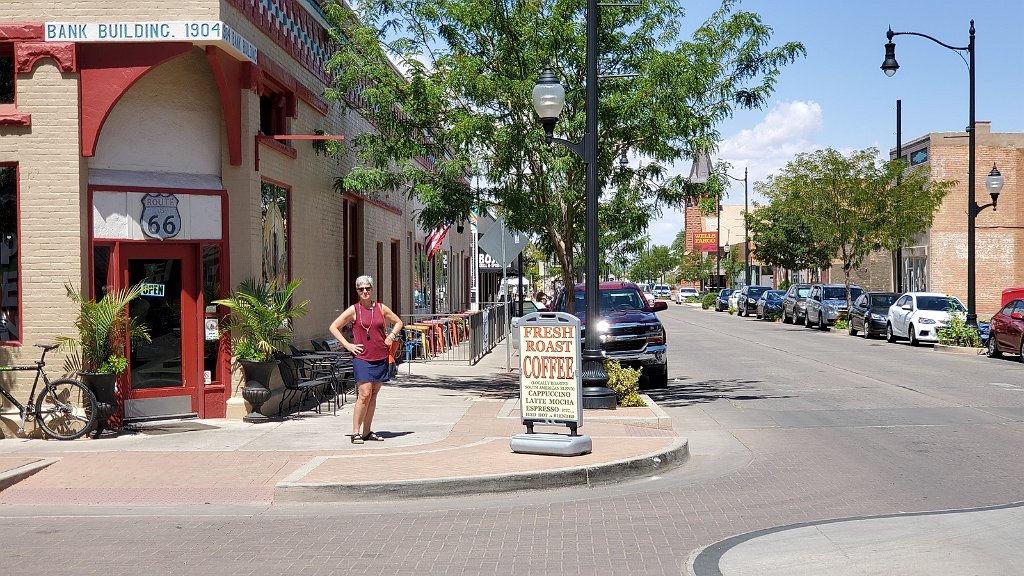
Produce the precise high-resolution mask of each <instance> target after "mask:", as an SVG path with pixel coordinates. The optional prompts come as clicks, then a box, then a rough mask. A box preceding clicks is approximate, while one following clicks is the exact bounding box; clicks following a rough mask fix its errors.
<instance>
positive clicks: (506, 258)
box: [477, 216, 527, 268]
mask: <svg viewBox="0 0 1024 576" xmlns="http://www.w3.org/2000/svg"><path fill="white" fill-rule="evenodd" d="M526 241H527V238H526V234H524V233H522V232H513V231H511V230H509V229H508V228H506V227H505V221H504V220H502V219H501V217H500V216H499V217H498V219H497V221H495V223H494V224H492V225H491V227H490V229H489V230H487V232H485V233H484V235H483V236H481V237H480V239H479V240H477V246H479V247H480V248H481V249H483V251H484V252H487V255H488V256H490V257H491V258H493V259H494V261H495V262H497V263H498V265H499V266H501V267H503V268H507V267H508V266H509V265H510V264H511V263H512V261H513V260H515V259H516V257H517V256H519V253H520V252H522V251H523V248H525V247H526ZM502 243H504V247H503V246H502Z"/></svg>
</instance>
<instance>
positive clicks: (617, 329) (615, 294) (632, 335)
mask: <svg viewBox="0 0 1024 576" xmlns="http://www.w3.org/2000/svg"><path fill="white" fill-rule="evenodd" d="M567 295H568V296H570V297H572V298H574V300H575V310H576V311H575V314H576V316H577V317H579V319H580V322H581V323H582V328H581V335H582V333H584V332H586V309H587V306H586V297H585V292H584V285H583V284H577V285H576V286H575V288H574V289H573V290H572V291H571V292H569V291H566V290H563V291H562V292H561V293H559V295H558V297H556V298H555V302H554V304H553V306H552V307H551V310H552V311H555V312H566V311H567V310H566V297H567ZM598 295H599V298H600V306H601V320H602V322H601V323H600V327H601V328H600V329H601V332H602V333H601V350H602V351H603V352H604V354H605V357H606V358H608V359H610V360H617V361H618V362H619V363H620V364H622V365H623V366H628V367H630V368H639V369H640V371H641V380H640V385H641V387H645V388H647V387H650V388H657V387H664V386H667V385H668V356H667V351H668V346H667V343H666V339H665V328H664V327H663V326H662V325H661V321H660V320H658V316H657V315H656V314H655V312H660V311H661V310H665V309H666V308H668V304H667V303H665V302H661V301H654V300H652V301H650V302H646V301H645V300H644V298H643V296H642V295H641V294H640V288H639V287H638V286H637V285H636V284H633V283H632V282H602V283H601V284H600V287H599V292H598Z"/></svg>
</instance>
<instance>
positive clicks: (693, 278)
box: [676, 251, 715, 284]
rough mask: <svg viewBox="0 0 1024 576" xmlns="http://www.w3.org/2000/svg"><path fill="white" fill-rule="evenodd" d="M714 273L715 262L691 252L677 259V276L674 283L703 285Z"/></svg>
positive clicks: (700, 254) (701, 254)
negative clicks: (698, 283) (697, 283)
mask: <svg viewBox="0 0 1024 576" xmlns="http://www.w3.org/2000/svg"><path fill="white" fill-rule="evenodd" d="M714 273H715V262H714V259H712V258H705V257H704V254H703V253H701V252H697V251H693V252H690V253H689V254H684V255H683V257H682V258H680V259H679V274H678V276H677V277H676V282H700V283H701V284H704V283H705V282H707V281H708V280H709V279H710V278H711V276H712V275H713V274H714Z"/></svg>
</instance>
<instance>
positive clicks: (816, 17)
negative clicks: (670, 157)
mask: <svg viewBox="0 0 1024 576" xmlns="http://www.w3.org/2000/svg"><path fill="white" fill-rule="evenodd" d="M680 1H681V2H682V3H683V6H684V8H685V9H686V12H687V16H686V20H685V21H684V22H683V26H684V28H685V29H689V30H692V29H693V28H695V27H696V26H697V25H699V24H700V23H701V22H703V21H704V19H705V18H706V17H707V16H708V15H709V14H711V13H712V12H713V11H714V10H715V9H716V8H717V7H718V6H719V5H720V3H719V2H717V1H714V0H680ZM737 9H739V10H745V11H750V12H756V13H758V14H760V15H761V19H762V21H763V22H764V23H765V24H767V25H768V26H770V27H771V28H772V29H773V31H774V33H773V39H774V41H773V42H772V45H778V44H781V43H784V42H789V41H799V42H802V43H803V44H804V47H805V48H806V49H807V55H806V56H805V57H803V58H801V59H798V60H797V61H796V62H795V63H793V64H790V65H788V66H786V67H785V68H783V71H782V74H781V76H780V77H779V81H778V83H777V84H776V89H775V93H774V95H773V96H772V97H771V98H770V100H769V102H768V103H767V105H766V106H765V107H764V108H763V109H758V110H749V111H748V110H744V111H739V112H737V113H736V114H735V116H734V117H733V118H731V119H729V120H727V121H726V122H724V123H723V124H722V125H720V126H719V132H720V133H721V135H722V137H723V141H722V142H721V143H720V145H719V150H718V153H717V154H715V155H714V157H713V158H714V160H715V161H716V162H717V161H718V160H725V161H727V162H729V163H730V164H731V165H732V170H731V171H730V174H731V175H732V176H736V177H739V178H740V179H742V177H743V169H744V168H747V169H748V170H749V180H750V193H749V195H750V201H751V204H753V203H754V202H755V201H759V200H762V199H761V198H760V197H759V196H757V195H756V194H755V192H754V183H755V182H757V181H760V180H763V179H764V178H765V177H766V176H768V175H770V174H773V173H777V172H778V171H779V170H780V169H781V168H782V167H784V166H785V165H786V162H788V161H789V160H791V159H793V157H794V155H796V154H797V153H800V152H811V151H813V150H816V149H821V148H828V147H831V148H835V149H837V150H840V151H843V152H850V151H853V150H861V149H865V148H870V147H875V148H877V149H878V150H879V151H880V153H881V154H882V155H884V156H886V157H887V156H888V151H889V149H890V148H893V147H895V145H896V100H902V109H903V118H902V128H903V130H902V132H903V134H902V140H903V142H904V143H906V142H910V141H911V140H914V139H916V138H918V137H920V136H924V135H925V134H927V133H929V132H956V131H962V130H964V129H965V128H966V126H967V123H968V111H969V106H968V104H969V99H968V87H969V82H968V78H969V76H968V69H967V65H966V63H965V61H964V60H962V59H961V58H960V56H959V55H958V53H957V52H954V51H953V50H950V49H948V48H944V47H942V46H940V45H938V44H936V43H934V42H932V41H931V40H928V39H927V38H921V37H918V36H896V37H895V39H894V42H895V43H896V60H897V61H898V62H899V64H900V68H899V70H898V71H897V72H896V74H895V75H894V76H893V77H891V78H890V77H887V76H886V75H885V74H884V73H883V72H882V70H881V69H880V68H879V67H880V66H881V65H882V60H883V59H884V58H885V42H886V36H885V33H886V31H887V30H888V29H889V27H890V26H891V27H892V29H893V31H896V32H918V33H921V34H927V35H929V36H932V37H934V38H935V39H937V40H939V41H941V42H944V43H946V44H949V45H952V46H967V44H968V31H969V29H970V21H971V19H974V21H975V92H976V96H975V101H976V118H977V120H979V121H982V120H988V121H991V122H992V131H993V132H1024V47H1022V46H1024V44H1022V43H1021V39H1020V38H1021V33H1022V32H1024V2H1020V1H1018V0H973V1H972V0H959V1H952V0H919V1H917V2H908V1H905V0H904V1H900V0H845V1H840V0H816V1H814V0H742V1H740V2H738V6H737ZM963 54H964V58H966V57H967V54H966V51H964V52H963ZM985 163H986V160H985V159H984V158H979V159H978V165H979V166H983V165H984V164H985ZM676 171H678V172H679V173H682V174H684V175H685V174H689V171H690V164H689V162H687V163H686V165H682V164H680V165H677V166H676ZM965 176H966V174H965ZM1007 184H1010V183H1009V182H1007ZM743 201H744V197H743V182H742V180H741V181H739V182H733V183H732V187H731V189H730V190H729V191H728V197H727V198H726V199H725V200H724V201H723V203H724V204H743ZM682 226H683V218H682V214H681V213H679V212H675V211H665V213H664V214H663V215H662V216H661V217H660V218H658V219H656V220H654V221H653V222H652V223H651V227H650V230H649V235H650V237H651V242H652V243H653V244H654V245H666V246H667V245H671V243H672V241H673V240H674V239H675V237H676V234H678V232H679V231H680V230H681V229H682Z"/></svg>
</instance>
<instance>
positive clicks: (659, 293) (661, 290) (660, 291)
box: [651, 284, 672, 300]
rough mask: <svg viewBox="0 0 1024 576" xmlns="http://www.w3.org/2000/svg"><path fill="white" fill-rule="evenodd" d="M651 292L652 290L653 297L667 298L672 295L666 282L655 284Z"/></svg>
mask: <svg viewBox="0 0 1024 576" xmlns="http://www.w3.org/2000/svg"><path fill="white" fill-rule="evenodd" d="M651 292H654V297H655V298H664V299H666V300H668V299H669V298H670V297H671V296H672V289H671V288H669V287H668V284H655V285H654V289H653V290H651Z"/></svg>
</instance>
